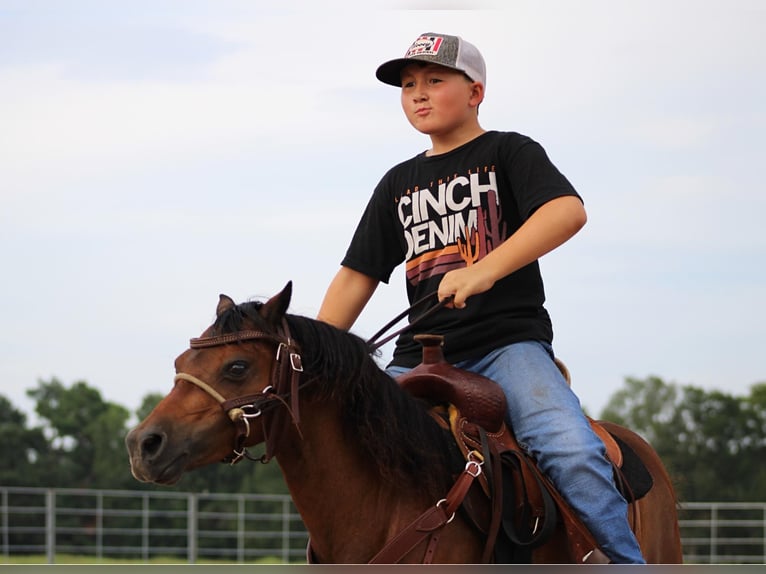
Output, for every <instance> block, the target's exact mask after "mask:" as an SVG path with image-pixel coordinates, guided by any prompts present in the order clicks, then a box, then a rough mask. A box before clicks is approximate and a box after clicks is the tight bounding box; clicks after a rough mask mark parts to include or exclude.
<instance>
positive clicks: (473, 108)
mask: <svg viewBox="0 0 766 574" xmlns="http://www.w3.org/2000/svg"><path fill="white" fill-rule="evenodd" d="M401 77H402V109H403V110H404V113H405V115H406V116H407V119H408V120H409V122H410V123H411V124H412V126H413V127H414V128H415V129H416V130H418V131H420V132H422V133H424V134H427V135H448V134H449V133H450V132H453V131H455V130H458V129H460V128H461V127H464V126H465V125H466V124H467V123H468V122H475V121H476V117H477V109H478V106H479V104H480V103H481V100H482V99H483V98H484V86H483V85H482V84H481V83H479V82H473V81H471V80H470V79H469V78H468V77H467V76H466V75H465V74H463V73H462V72H459V71H457V70H452V69H451V68H446V67H444V66H439V65H437V64H426V65H423V64H422V63H414V64H410V65H409V66H407V67H405V68H404V69H403V70H402V73H401Z"/></svg>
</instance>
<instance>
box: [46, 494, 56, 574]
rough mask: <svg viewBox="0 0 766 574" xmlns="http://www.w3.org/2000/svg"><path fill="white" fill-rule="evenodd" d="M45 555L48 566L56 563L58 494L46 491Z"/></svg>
mask: <svg viewBox="0 0 766 574" xmlns="http://www.w3.org/2000/svg"><path fill="white" fill-rule="evenodd" d="M45 554H46V557H47V559H48V564H55V563H56V492H55V491H53V490H52V489H48V490H46V491H45Z"/></svg>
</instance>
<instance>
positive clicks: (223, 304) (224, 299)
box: [215, 293, 236, 317]
mask: <svg viewBox="0 0 766 574" xmlns="http://www.w3.org/2000/svg"><path fill="white" fill-rule="evenodd" d="M235 305H236V303H234V299H232V298H231V297H229V296H228V295H224V294H223V293H221V294H220V295H219V296H218V307H216V308H215V316H216V317H220V316H221V315H222V314H223V313H225V312H226V311H228V310H229V309H231V308H232V307H234V306H235Z"/></svg>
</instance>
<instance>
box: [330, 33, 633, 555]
mask: <svg viewBox="0 0 766 574" xmlns="http://www.w3.org/2000/svg"><path fill="white" fill-rule="evenodd" d="M376 76H377V78H378V79H379V80H380V81H382V82H384V83H386V84H390V85H393V86H397V87H400V88H401V105H402V108H403V110H404V113H405V115H406V117H407V119H408V120H409V122H410V123H411V124H412V126H413V127H414V128H415V129H417V130H418V131H420V132H421V133H423V134H426V135H428V136H429V138H430V141H431V148H430V149H428V150H427V151H425V152H423V153H421V154H419V155H417V156H415V157H414V158H412V159H410V160H408V161H405V162H403V163H401V164H399V165H397V166H395V167H394V168H392V169H391V170H389V172H388V173H386V174H385V175H384V177H383V179H382V180H381V181H380V183H379V184H378V186H377V187H376V188H375V191H374V193H373V195H372V198H371V199H370V201H369V203H368V205H367V208H366V210H365V212H364V214H363V216H362V218H361V221H360V222H359V225H358V227H357V229H356V232H355V234H354V237H353V239H352V241H351V245H350V246H349V248H348V251H347V253H346V256H345V258H344V259H343V261H342V263H341V268H340V270H339V271H338V273H337V275H336V276H335V278H334V279H333V280H332V282H331V284H330V286H329V288H328V290H327V293H326V295H325V298H324V301H323V302H322V306H321V308H320V310H319V315H318V318H319V319H320V320H323V321H326V322H328V323H331V324H333V325H335V326H337V327H339V328H341V329H349V328H351V326H352V325H353V324H354V322H355V321H356V319H357V318H358V316H359V314H360V313H361V312H362V310H363V308H364V306H365V305H366V304H367V302H368V301H369V299H370V297H371V296H372V294H373V292H374V291H375V289H376V288H377V286H378V283H379V282H380V281H383V282H388V279H389V277H390V275H391V272H392V271H393V269H394V268H395V267H396V266H397V265H398V264H400V263H402V262H405V266H406V283H407V295H408V297H409V300H410V302H411V303H412V302H414V301H418V300H419V299H421V298H422V297H423V296H425V295H428V294H429V293H433V292H437V293H438V294H437V297H438V300H439V301H441V300H443V299H445V298H447V297H449V296H454V299H453V302H452V304H450V305H448V306H446V307H444V308H442V309H441V310H440V311H439V312H437V313H435V314H434V315H432V316H431V317H429V318H428V319H427V320H425V321H424V322H423V323H421V325H420V326H419V328H418V332H422V333H433V334H440V335H443V336H444V354H445V356H446V358H447V360H448V361H450V362H451V363H453V364H454V365H455V366H457V367H460V368H463V369H467V370H471V371H474V372H478V373H480V374H482V375H484V376H486V377H488V378H490V379H493V380H495V381H497V382H498V383H499V384H500V385H501V386H502V388H503V390H504V392H505V395H506V398H507V400H508V421H507V422H508V423H509V424H510V425H511V427H512V428H513V429H514V432H515V434H516V437H517V440H518V442H519V444H520V445H521V446H522V448H525V449H526V450H527V451H528V452H530V453H531V454H532V455H533V456H534V457H535V458H536V460H537V462H538V464H539V466H540V468H541V470H542V471H543V472H545V473H546V474H547V475H548V476H549V477H550V478H551V480H552V481H553V482H554V484H555V485H556V487H557V489H558V490H559V491H560V492H561V494H562V496H563V497H564V498H565V499H566V500H567V502H569V503H570V504H571V506H572V507H573V508H574V510H575V511H576V512H578V514H579V515H580V517H581V519H582V520H583V522H584V523H585V525H586V526H587V527H588V528H589V529H590V530H591V532H592V533H593V535H594V537H595V538H596V541H597V543H598V544H599V546H600V548H601V550H602V551H603V552H604V553H605V554H606V555H607V557H608V558H609V559H610V560H612V561H613V562H634V563H635V562H638V563H640V562H643V558H642V556H641V551H640V549H639V547H638V543H637V542H636V539H635V537H634V535H633V533H632V531H631V530H630V527H629V525H628V522H627V503H626V502H625V499H624V498H623V497H622V496H621V495H620V494H619V492H618V491H617V489H616V488H615V486H614V482H613V478H612V470H611V466H610V464H609V463H608V462H607V460H606V458H605V454H604V447H603V444H602V443H601V441H600V440H599V439H598V438H597V437H596V436H595V434H594V433H593V431H592V430H591V428H590V426H589V424H588V422H587V420H586V418H585V416H584V414H583V412H582V409H581V406H580V402H579V400H578V399H577V397H576V396H575V394H574V393H573V392H572V390H571V389H570V388H569V386H568V385H567V383H566V381H565V380H564V378H563V377H562V375H561V373H560V372H559V370H558V368H557V367H556V365H555V363H554V361H553V350H552V347H551V341H552V338H553V331H552V327H551V321H550V318H549V316H548V313H547V311H546V310H545V308H544V307H543V302H544V300H545V295H544V290H543V283H542V278H541V275H540V270H539V266H538V263H537V260H538V258H540V257H542V256H543V255H544V254H545V253H548V252H549V251H551V250H553V249H555V248H556V247H558V246H559V245H561V244H562V243H564V242H565V241H567V240H568V239H569V238H570V237H572V236H573V235H574V234H575V233H577V231H579V230H580V228H581V227H582V226H583V225H584V224H585V221H586V214H585V210H584V208H583V204H582V201H581V199H580V197H579V195H578V194H577V192H576V191H575V190H574V188H573V187H572V186H571V184H570V183H569V182H568V181H567V179H566V178H565V177H564V176H563V175H562V174H561V173H560V172H559V171H558V170H557V169H556V168H555V167H554V166H553V164H552V163H551V162H550V160H549V159H548V157H547V155H546V154H545V151H544V150H543V148H542V147H541V146H540V145H539V144H537V143H536V142H534V141H533V140H531V139H530V138H527V137H525V136H522V135H520V134H517V133H512V132H494V131H485V130H484V129H483V128H482V127H481V126H480V124H479V120H478V108H479V104H480V103H481V102H482V100H483V99H484V86H485V85H486V78H485V65H484V59H483V58H482V56H481V54H480V53H479V51H478V49H477V48H476V47H475V46H473V45H472V44H469V43H468V42H466V41H465V40H463V39H461V38H459V37H457V36H450V35H446V34H433V33H429V34H423V35H422V36H420V37H419V38H418V39H417V40H416V41H415V42H414V43H413V44H412V46H411V47H410V48H409V50H408V51H407V53H406V54H405V56H404V57H403V58H398V59H395V60H391V61H388V62H386V63H384V64H382V65H381V66H380V67H379V68H378V69H377V72H376ZM434 302H436V298H435V299H434ZM421 311H422V309H421V310H419V311H417V312H414V315H415V316H416V315H417V313H419V312H421ZM411 315H413V313H411ZM420 358H421V349H420V348H419V345H418V344H417V343H416V342H414V341H413V334H412V333H405V334H402V335H400V336H399V338H398V340H397V343H396V348H395V350H394V354H393V359H392V361H391V364H390V365H389V366H388V369H387V370H388V372H389V373H390V374H391V375H393V376H397V375H399V374H402V373H404V372H406V371H407V370H408V369H410V368H412V367H414V366H416V365H417V364H418V363H419V362H420Z"/></svg>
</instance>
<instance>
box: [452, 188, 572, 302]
mask: <svg viewBox="0 0 766 574" xmlns="http://www.w3.org/2000/svg"><path fill="white" fill-rule="evenodd" d="M586 221H587V215H586V213H585V208H584V207H583V204H582V201H581V200H580V198H579V197H576V196H570V195H567V196H563V197H557V198H556V199H552V200H551V201H549V202H547V203H544V204H543V205H541V206H540V207H539V208H538V209H537V211H535V212H534V213H533V214H532V216H531V217H530V218H529V219H527V221H526V222H524V224H523V225H522V226H521V227H520V228H519V229H518V230H517V231H516V233H514V234H513V235H511V236H510V237H509V238H508V239H506V240H505V241H504V242H503V243H502V244H501V245H500V246H499V247H497V248H496V249H495V250H494V251H492V252H491V253H489V254H488V255H487V256H486V257H484V258H483V259H481V260H480V261H478V262H476V263H475V264H473V265H471V266H470V267H463V268H461V269H455V270H453V271H450V272H448V273H447V274H445V275H444V277H443V278H442V280H441V283H440V284H439V295H438V296H439V300H440V301H441V300H442V299H445V298H447V297H449V296H450V295H454V296H455V300H454V301H453V303H452V305H453V306H454V307H457V308H458V309H460V308H463V307H465V301H466V299H467V298H468V297H470V296H471V295H476V294H478V293H483V292H485V291H488V290H489V289H490V288H491V287H492V286H493V285H494V284H495V282H496V281H498V280H499V279H502V278H503V277H506V276H507V275H510V274H511V273H513V272H514V271H517V270H518V269H521V268H522V267H524V266H525V265H529V264H530V263H532V262H533V261H535V260H537V259H539V258H540V257H542V256H543V255H545V254H546V253H548V252H550V251H553V250H554V249H556V248H557V247H558V246H559V245H561V244H562V243H564V242H566V241H567V240H568V239H569V238H570V237H572V236H573V235H574V234H575V233H577V232H578V231H579V230H580V229H581V228H582V227H583V225H585V222H586Z"/></svg>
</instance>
